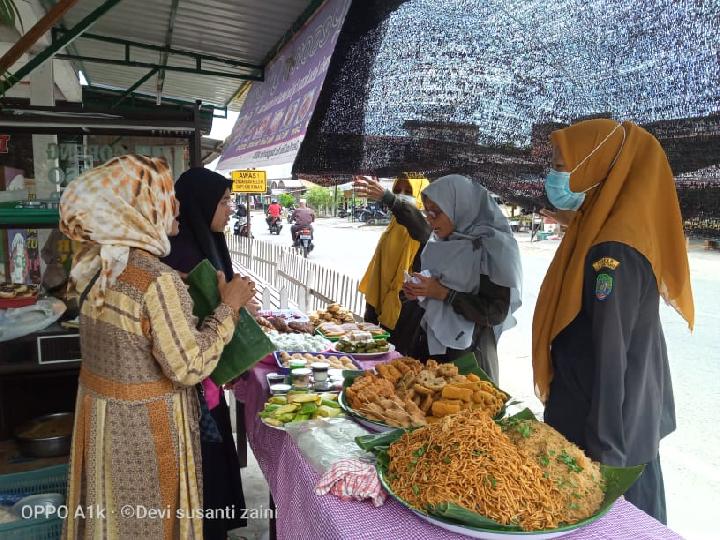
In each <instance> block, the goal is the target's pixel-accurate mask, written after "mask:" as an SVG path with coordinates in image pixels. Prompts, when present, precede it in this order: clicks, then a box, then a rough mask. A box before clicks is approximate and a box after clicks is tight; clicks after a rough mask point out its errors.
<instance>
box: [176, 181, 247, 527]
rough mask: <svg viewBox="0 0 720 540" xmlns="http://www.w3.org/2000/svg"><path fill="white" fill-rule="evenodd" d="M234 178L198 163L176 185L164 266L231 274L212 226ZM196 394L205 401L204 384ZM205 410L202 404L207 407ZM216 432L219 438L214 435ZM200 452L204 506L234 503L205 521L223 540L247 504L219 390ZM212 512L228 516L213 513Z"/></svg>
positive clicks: (220, 237) (203, 422)
mask: <svg viewBox="0 0 720 540" xmlns="http://www.w3.org/2000/svg"><path fill="white" fill-rule="evenodd" d="M231 186H232V181H230V180H227V179H226V178H224V177H223V176H222V175H220V174H217V173H215V172H212V171H209V170H208V169H205V168H202V167H197V168H193V169H189V170H188V171H186V172H184V173H183V174H182V175H181V176H180V178H179V179H178V181H177V183H176V184H175V195H176V196H177V198H178V200H179V201H180V217H179V221H180V234H179V235H178V236H176V237H174V238H171V239H170V242H171V244H172V251H171V252H170V255H169V256H168V257H166V258H165V259H163V262H164V263H165V264H167V265H168V266H170V267H172V268H174V269H175V270H178V271H180V272H184V273H188V272H190V271H191V270H192V269H193V268H195V266H196V265H197V264H198V263H199V262H201V261H202V260H203V259H208V260H209V261H210V262H211V263H212V264H213V266H214V267H215V268H216V269H218V270H221V271H223V272H224V273H225V277H226V279H227V280H228V281H229V280H230V279H232V277H233V268H232V260H231V258H230V252H229V250H228V247H227V244H226V242H225V236H224V235H223V234H222V233H215V232H212V231H211V230H210V223H211V222H212V219H213V216H214V214H215V209H216V208H217V205H218V202H219V201H220V199H222V197H223V196H224V194H225V191H226V190H227V189H228V188H230V187H231ZM198 396H199V398H200V400H201V401H204V397H203V394H202V387H201V385H198ZM205 408H206V406H205ZM218 435H219V436H218ZM200 444H201V452H202V472H203V475H202V476H203V508H204V509H206V510H208V509H215V510H222V509H226V508H228V507H230V508H232V507H233V506H234V507H235V512H234V517H232V514H230V518H229V519H204V520H203V537H204V538H205V539H206V540H225V539H226V538H227V531H229V530H232V529H236V528H238V527H246V526H247V520H246V519H240V516H242V514H243V511H242V510H243V509H244V508H245V497H244V494H243V489H242V479H241V477H240V460H239V459H238V455H237V450H236V448H235V442H234V440H233V434H232V426H231V423H230V410H229V408H228V406H227V403H226V402H225V396H224V393H223V392H220V403H219V404H218V405H217V407H215V408H214V409H212V410H211V411H210V418H208V417H207V415H204V416H203V418H201V437H200ZM215 515H221V516H222V515H227V514H226V513H225V514H223V513H220V512H215Z"/></svg>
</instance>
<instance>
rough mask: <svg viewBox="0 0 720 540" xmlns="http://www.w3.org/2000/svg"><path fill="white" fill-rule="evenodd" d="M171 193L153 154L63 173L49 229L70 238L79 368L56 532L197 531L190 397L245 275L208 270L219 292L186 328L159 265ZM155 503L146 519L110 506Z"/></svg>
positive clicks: (228, 332) (177, 288) (173, 230)
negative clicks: (61, 518)
mask: <svg viewBox="0 0 720 540" xmlns="http://www.w3.org/2000/svg"><path fill="white" fill-rule="evenodd" d="M177 213H178V203H177V201H176V199H175V196H174V192H173V180H172V176H171V174H170V169H169V168H168V166H167V163H165V161H164V160H162V159H154V158H153V159H151V158H146V157H142V156H123V157H120V158H115V159H112V160H110V161H109V162H108V163H106V164H105V165H102V166H100V167H96V168H94V169H92V170H90V171H88V172H87V173H85V174H83V175H82V176H80V177H78V178H77V179H76V180H74V181H73V182H72V183H71V184H70V185H69V186H68V188H67V189H66V190H65V193H64V194H63V197H62V199H61V201H60V229H61V230H62V232H63V233H65V235H67V236H68V237H69V238H70V239H72V240H75V241H78V242H81V243H82V249H81V250H80V252H79V253H78V254H77V255H76V256H75V260H74V261H73V269H72V271H71V279H72V284H71V287H72V288H73V289H74V292H76V293H77V294H79V295H80V338H81V347H82V358H83V362H82V364H83V365H82V368H81V371H80V380H79V385H78V396H77V403H76V411H75V428H74V432H73V444H72V450H71V456H70V472H69V482H68V483H69V487H68V497H67V504H68V507H69V508H78V507H82V508H89V507H91V506H92V507H97V508H105V509H106V510H107V512H106V515H105V516H104V517H99V516H94V515H90V514H88V515H87V516H86V517H85V518H83V519H81V518H79V517H75V518H73V517H70V518H68V520H67V521H66V524H65V527H66V529H65V536H66V537H67V538H87V537H98V538H202V521H201V520H198V519H189V518H188V517H183V516H190V515H191V514H192V511H193V510H194V511H199V510H200V509H202V481H201V478H202V476H201V462H200V444H199V428H198V417H199V412H198V401H197V394H196V393H195V390H194V388H193V385H195V384H197V383H198V382H199V381H201V380H202V379H204V378H205V377H207V376H208V375H209V374H210V372H211V371H212V370H213V369H214V368H215V366H216V364H217V361H218V359H219V358H220V354H221V352H222V350H223V348H224V346H225V344H226V343H227V342H228V341H229V340H230V338H231V337H232V334H233V331H234V325H235V320H236V317H237V314H238V312H239V310H240V308H241V307H242V306H243V305H244V304H245V303H246V302H247V301H248V300H249V299H250V298H252V296H253V293H254V291H253V285H252V284H251V283H250V282H248V281H243V280H241V279H240V278H236V279H234V280H233V281H231V282H230V283H226V281H225V276H224V275H220V276H218V286H219V287H220V296H221V300H222V301H221V303H220V305H219V306H218V308H217V309H216V310H215V312H214V313H213V315H212V316H210V317H207V318H206V319H205V321H204V322H203V324H202V325H201V326H200V328H199V329H197V321H196V319H195V317H193V315H192V301H191V299H190V296H189V294H188V292H187V289H186V287H185V285H184V284H183V282H182V281H181V280H180V278H179V276H178V275H177V273H176V272H175V271H173V270H172V269H171V268H169V267H168V266H166V265H164V264H162V263H161V262H160V260H159V258H160V257H164V256H166V255H167V254H168V253H169V252H170V241H169V239H168V237H169V236H171V235H173V234H177V232H178V225H177V220H176V216H177ZM124 505H131V506H132V507H133V508H134V507H136V506H137V505H141V506H143V507H145V508H157V509H163V510H165V509H167V512H164V513H163V515H162V516H161V517H158V518H157V519H151V518H146V519H136V517H134V516H125V515H122V513H121V512H117V511H115V512H113V510H118V509H120V508H122V507H123V506H124Z"/></svg>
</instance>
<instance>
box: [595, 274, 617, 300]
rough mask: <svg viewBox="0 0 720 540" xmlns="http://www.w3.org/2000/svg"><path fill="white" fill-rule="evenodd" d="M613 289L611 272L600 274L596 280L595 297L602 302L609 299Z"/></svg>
mask: <svg viewBox="0 0 720 540" xmlns="http://www.w3.org/2000/svg"><path fill="white" fill-rule="evenodd" d="M612 290H613V278H612V276H611V275H610V274H599V275H598V277H597V280H596V281H595V298H597V299H598V300H600V301H601V302H602V301H604V300H607V297H608V296H610V293H611V292H612Z"/></svg>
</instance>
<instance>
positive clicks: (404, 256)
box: [360, 173, 428, 330]
mask: <svg viewBox="0 0 720 540" xmlns="http://www.w3.org/2000/svg"><path fill="white" fill-rule="evenodd" d="M427 185H428V181H427V179H425V178H410V177H409V176H408V175H407V174H404V173H403V174H401V175H399V176H398V177H397V179H396V180H395V183H394V184H393V188H392V193H391V194H388V199H389V198H390V197H391V196H392V200H390V201H389V206H391V207H392V205H393V202H394V199H396V198H397V199H399V200H400V201H403V202H406V203H409V204H413V205H415V206H417V207H418V208H419V209H421V210H422V199H421V197H420V194H421V193H422V190H423V189H425V187H426V186H427ZM383 195H385V193H384V190H383ZM419 249H420V242H418V241H417V240H413V239H412V238H411V237H410V233H409V232H408V230H407V229H406V228H405V227H403V226H402V225H400V224H399V223H398V222H397V219H396V218H395V216H393V218H392V219H391V220H390V224H389V225H388V227H387V229H386V230H385V232H384V233H383V235H382V236H381V237H380V241H379V242H378V245H377V247H376V248H375V255H374V256H373V258H372V260H371V261H370V264H369V265H368V267H367V270H366V271H365V276H364V277H363V278H362V281H360V292H362V293H363V294H364V295H365V300H366V302H367V309H366V311H365V320H366V321H368V322H373V323H375V324H378V323H379V324H381V325H382V326H384V327H385V328H387V329H388V330H393V329H394V328H395V323H396V322H397V320H398V317H399V316H400V309H401V308H402V303H401V302H400V291H401V290H402V287H403V280H404V277H405V272H410V271H411V270H412V268H413V261H414V260H415V256H416V255H417V252H418V250H419ZM417 271H418V272H419V270H417Z"/></svg>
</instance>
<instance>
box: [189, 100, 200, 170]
mask: <svg viewBox="0 0 720 540" xmlns="http://www.w3.org/2000/svg"><path fill="white" fill-rule="evenodd" d="M201 104H202V101H200V100H199V99H198V100H195V109H194V111H193V123H194V124H195V131H194V132H193V139H192V140H193V147H192V160H191V161H192V166H193V167H202V132H201V131H200V105H201Z"/></svg>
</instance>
